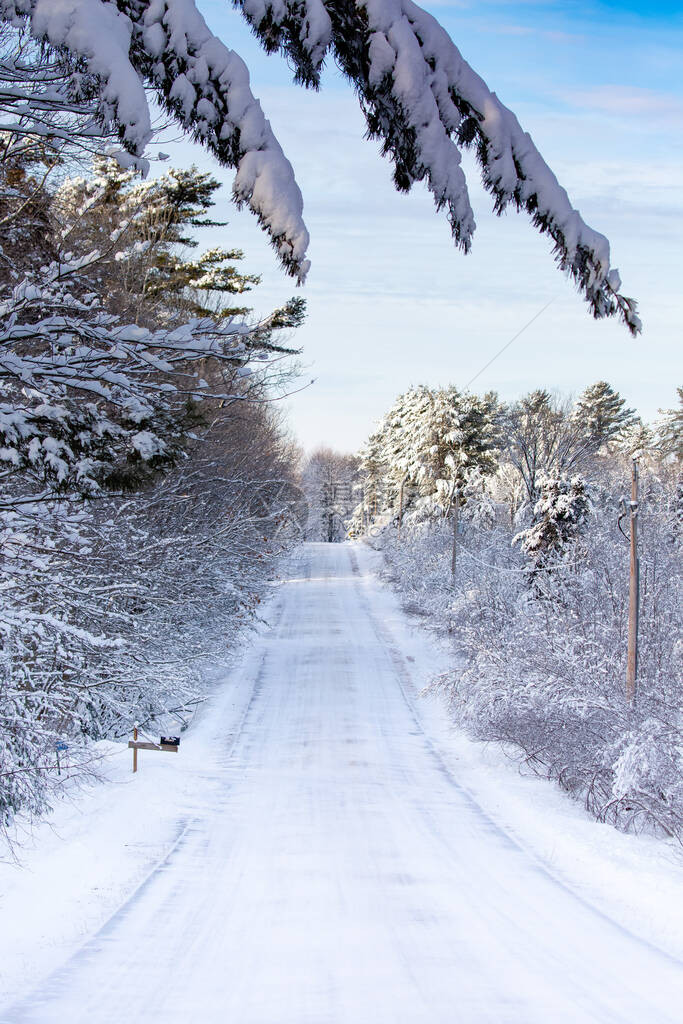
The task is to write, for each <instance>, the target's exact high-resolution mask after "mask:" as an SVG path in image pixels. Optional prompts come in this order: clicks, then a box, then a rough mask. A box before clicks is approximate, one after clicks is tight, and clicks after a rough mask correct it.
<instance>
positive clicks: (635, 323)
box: [237, 0, 640, 334]
mask: <svg viewBox="0 0 683 1024" xmlns="http://www.w3.org/2000/svg"><path fill="white" fill-rule="evenodd" d="M237 2H238V4H239V6H240V7H241V8H242V11H243V12H244V15H245V17H246V18H247V19H248V21H249V22H250V23H251V25H252V26H253V28H254V30H255V32H256V34H257V35H258V37H259V38H260V40H261V42H262V43H263V45H264V47H265V48H266V50H268V51H271V52H272V51H274V50H276V49H278V48H280V49H282V50H283V51H284V52H285V53H286V54H287V56H288V57H289V59H290V60H291V61H292V63H293V64H294V67H295V69H296V75H297V78H298V79H299V80H300V81H301V82H303V83H305V84H307V85H312V86H318V85H319V82H320V72H321V68H322V64H323V61H324V59H325V56H326V54H327V53H328V52H329V51H331V52H332V54H333V55H334V58H335V60H336V61H337V62H338V64H339V65H340V67H341V68H342V69H343V71H344V72H345V74H346V75H347V76H348V78H349V80H350V81H351V83H352V84H353V86H354V88H355V90H356V92H357V93H358V97H359V100H360V104H361V107H362V109H363V112H364V114H365V117H366V120H367V125H368V133H369V135H370V137H371V138H377V139H381V140H382V142H383V151H384V153H385V154H386V155H388V156H390V157H391V159H392V160H393V163H394V181H395V183H396V187H397V188H398V189H400V190H401V191H408V190H409V189H410V188H411V187H412V185H413V184H414V183H415V182H416V181H426V183H427V185H428V187H429V189H430V191H431V192H432V194H433V196H434V202H435V204H436V207H437V209H441V208H444V207H445V208H446V210H447V211H448V218H449V221H450V223H451V230H452V232H453V237H454V239H455V241H456V243H457V244H458V245H459V246H461V248H463V249H464V250H465V251H467V250H468V249H469V247H470V244H471V240H472V234H473V232H474V228H475V223H474V216H473V213H472V208H471V205H470V201H469V196H468V189H467V182H466V180H465V175H464V173H463V170H462V167H461V149H462V148H473V149H474V151H475V152H476V155H477V158H478V161H479V164H480V167H481V171H482V178H483V181H484V185H485V186H486V188H487V189H488V190H489V192H491V193H492V195H493V197H494V207H495V210H496V212H497V213H499V214H500V213H502V212H503V210H504V209H505V208H506V207H507V206H509V205H510V204H512V205H514V206H515V207H517V209H524V210H526V211H527V213H529V214H530V216H531V218H532V221H533V223H534V225H535V226H536V227H537V228H538V229H539V230H540V231H541V232H544V233H548V234H549V235H550V236H551V238H552V239H553V242H554V252H555V258H556V260H557V262H558V264H559V266H560V267H561V269H562V270H564V271H566V272H567V273H568V274H569V275H570V276H571V277H572V278H573V279H574V281H575V282H576V284H577V286H578V287H579V289H580V290H581V291H582V292H583V294H584V295H585V297H586V299H587V301H588V303H589V305H590V307H591V310H592V312H593V315H594V316H595V317H596V318H600V317H605V316H614V315H618V316H620V317H621V319H622V320H623V321H624V322H625V323H626V325H627V326H628V328H629V330H630V331H631V333H632V334H636V333H637V332H638V331H639V330H640V321H639V319H638V317H637V315H636V303H635V302H634V301H633V300H632V299H628V298H626V297H625V296H623V295H621V294H619V289H620V287H621V282H620V278H619V274H618V272H617V271H616V270H613V269H611V268H610V252H609V243H608V241H607V239H606V238H605V237H604V236H603V235H601V234H599V233H598V232H596V231H594V230H593V229H592V228H590V227H589V226H588V225H587V224H586V223H585V222H584V221H583V220H582V218H581V216H580V215H579V213H578V211H576V210H575V209H573V207H572V205H571V203H570V201H569V198H568V196H567V193H566V191H565V190H564V189H563V188H562V187H561V186H560V184H559V183H558V181H557V179H556V177H555V175H554V174H553V172H552V171H551V170H550V168H549V167H548V166H547V164H546V163H545V162H544V160H543V159H542V157H541V155H540V153H539V152H538V150H537V149H536V147H535V146H534V143H533V141H532V139H531V137H530V136H529V135H528V134H527V133H526V132H524V131H523V130H522V128H521V127H520V124H519V122H518V120H517V118H516V117H515V115H514V114H513V112H512V111H510V110H508V109H507V107H505V106H503V104H502V103H501V102H500V100H499V99H498V97H497V96H496V94H495V93H494V92H491V90H490V89H489V88H488V86H487V85H486V83H485V82H484V81H483V80H482V79H481V78H480V77H479V75H478V74H477V73H476V72H475V71H474V70H473V69H472V68H471V67H470V66H469V65H468V64H467V62H466V61H465V60H464V59H463V58H462V56H461V54H460V52H459V51H458V49H457V47H456V46H455V45H454V43H453V42H452V40H451V39H450V37H449V36H448V34H447V32H446V31H445V30H444V29H443V28H442V27H441V25H439V23H438V22H437V21H436V20H435V18H433V17H432V16H431V15H430V14H427V12H426V11H423V10H422V9H421V8H420V7H418V6H417V5H416V4H414V3H412V2H411V0H361V2H358V3H348V2H344V0H326V2H324V3H323V2H322V0H305V2H304V3H299V2H296V3H292V2H286V0H285V2H283V0H279V2H277V0H276V2H270V0H237Z"/></svg>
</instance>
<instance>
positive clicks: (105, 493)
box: [0, 24, 304, 825]
mask: <svg viewBox="0 0 683 1024" xmlns="http://www.w3.org/2000/svg"><path fill="white" fill-rule="evenodd" d="M0 77H2V78H3V80H4V83H5V86H6V88H5V89H4V91H3V96H2V99H1V100H0V107H1V108H2V109H1V115H2V125H3V127H2V129H1V130H0V389H1V392H2V393H1V395H0V480H1V484H2V489H1V494H0V590H1V591H2V607H1V609H0V650H1V658H2V662H1V667H0V825H2V824H5V825H6V824H7V823H8V822H9V821H10V820H11V819H12V817H13V815H14V814H15V813H16V812H17V811H18V810H24V811H26V812H30V813H39V812H41V811H43V810H44V809H45V808H46V807H47V806H48V805H49V802H50V800H51V798H52V796H53V795H54V791H55V788H56V787H59V786H61V785H63V784H64V783H65V782H69V780H70V779H71V778H72V777H73V776H74V775H81V774H83V773H85V772H88V771H91V770H95V769H96V767H97V763H96V755H95V754H94V753H93V747H92V741H93V740H98V739H101V738H105V737H110V738H114V737H118V736H124V735H126V734H128V733H129V732H130V730H131V728H132V724H133V722H134V721H138V722H140V724H141V726H142V727H143V728H144V727H148V728H152V726H151V725H150V724H149V723H151V722H153V721H154V720H155V719H157V720H158V719H159V717H160V716H166V718H165V719H164V720H165V721H169V722H170V724H172V725H173V727H174V731H175V730H176V729H178V728H181V727H182V724H183V722H184V721H186V720H187V716H188V714H189V712H190V711H191V709H192V708H193V707H194V706H195V704H196V701H197V700H199V699H201V697H202V696H203V694H204V692H205V684H204V678H203V676H204V671H205V668H206V666H207V665H208V664H210V662H211V659H213V660H214V661H215V660H216V658H223V659H224V656H225V655H226V653H227V652H228V651H229V650H231V649H233V648H234V647H235V644H236V641H237V638H238V636H239V634H240V632H241V631H242V630H243V629H244V627H245V626H246V625H247V624H248V623H249V622H250V621H252V620H253V619H254V617H255V616H256V614H257V611H258V605H259V602H260V600H261V595H262V593H263V589H264V585H265V581H266V580H267V579H268V578H269V576H272V573H273V570H274V560H275V559H276V558H277V555H278V552H279V551H281V550H282V549H283V548H285V547H286V546H287V545H288V544H289V543H290V542H291V540H292V538H293V537H294V536H298V526H297V511H296V502H297V500H299V499H298V491H297V490H296V486H295V485H296V479H295V475H296V462H297V459H298V451H297V449H296V446H295V445H294V443H293V441H292V440H291V438H290V437H289V435H288V433H287V431H286V429H285V428H284V426H283V423H282V420H281V417H280V415H279V413H278V411H277V409H278V405H277V402H276V401H274V400H275V399H277V398H278V397H279V396H281V395H282V394H283V393H285V392H286V391H287V389H288V387H289V385H290V382H291V380H292V377H293V374H294V373H295V364H294V362H293V360H292V357H293V355H294V352H293V350H292V348H291V346H290V344H289V340H288V339H289V338H290V336H291V329H293V328H295V327H296V326H297V325H298V324H299V323H300V322H301V321H302V318H303V313H304V309H303V303H302V302H301V300H292V301H291V302H290V303H289V304H287V305H286V306H285V307H284V308H282V309H278V310H275V311H273V312H272V313H270V314H268V315H267V316H265V317H260V318H259V317H256V316H254V315H253V314H252V311H251V308H250V306H251V304H250V301H249V299H250V296H248V295H247V293H249V292H250V291H251V289H253V288H254V287H256V285H257V284H258V276H257V275H255V274H251V273H247V272H246V271H243V270H241V269H240V261H241V260H242V258H243V254H242V253H241V252H240V251H239V250H237V249H231V248H222V247H215V246H214V247H212V248H208V249H202V248H201V246H200V245H199V242H198V240H197V236H198V235H200V234H201V231H202V229H203V228H207V227H209V226H213V227H220V226H221V224H220V222H219V221H216V220H214V219H213V218H212V211H213V208H214V205H215V201H216V191H217V189H218V188H219V183H218V181H216V180H215V179H214V178H213V177H212V176H211V175H208V174H204V173H200V172H199V171H197V169H196V168H189V169H174V168H171V169H168V170H166V172H165V173H158V174H157V175H156V176H151V177H149V178H147V179H143V178H142V176H141V174H140V173H139V171H138V169H137V168H138V166H139V161H134V160H128V159H127V154H126V152H125V150H122V149H121V147H120V140H119V139H118V138H117V133H116V130H115V129H114V128H113V127H111V125H109V126H108V124H107V121H106V119H104V118H103V116H102V110H101V106H100V100H99V99H98V96H97V92H96V90H95V89H94V87H93V82H92V81H91V80H90V79H89V78H88V76H87V75H84V74H83V69H82V68H81V67H79V65H78V63H77V62H74V61H73V60H72V59H70V58H69V57H68V55H67V54H63V53H60V52H59V51H55V50H50V49H48V48H46V47H43V46H41V45H40V44H38V43H37V42H35V41H34V40H32V39H31V37H30V36H29V35H28V34H27V33H26V32H24V31H22V30H21V29H15V28H13V27H11V26H8V25H6V24H5V25H3V27H2V29H1V30H0ZM112 154H113V155H112ZM283 331H284V332H285V333H284V334H283ZM169 715H170V716H171V717H170V719H169V717H168V716H169ZM65 745H66V747H67V749H68V754H67V755H66V756H65V755H64V754H63V755H62V772H61V774H58V772H57V771H56V770H55V769H56V761H57V756H56V751H57V748H58V746H59V747H61V748H62V749H63V748H64V746H65ZM65 765H66V770H64V766H65Z"/></svg>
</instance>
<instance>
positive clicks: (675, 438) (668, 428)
mask: <svg viewBox="0 0 683 1024" xmlns="http://www.w3.org/2000/svg"><path fill="white" fill-rule="evenodd" d="M676 391H677V394H678V408H677V409H660V410H659V412H660V417H661V418H660V420H659V422H658V423H657V447H658V450H659V451H660V452H661V454H662V455H663V456H664V457H665V458H669V459H674V460H675V461H677V462H679V463H682V464H683V388H677V389H676Z"/></svg>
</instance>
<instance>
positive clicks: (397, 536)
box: [396, 480, 405, 542]
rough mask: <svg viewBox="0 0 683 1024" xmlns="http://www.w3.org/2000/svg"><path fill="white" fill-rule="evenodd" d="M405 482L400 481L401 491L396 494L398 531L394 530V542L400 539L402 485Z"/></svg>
mask: <svg viewBox="0 0 683 1024" xmlns="http://www.w3.org/2000/svg"><path fill="white" fill-rule="evenodd" d="M404 483H405V480H401V489H400V490H399V492H398V529H397V530H396V541H397V542H398V541H400V539H401V524H402V522H403V485H404Z"/></svg>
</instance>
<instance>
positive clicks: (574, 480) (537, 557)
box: [513, 475, 590, 575]
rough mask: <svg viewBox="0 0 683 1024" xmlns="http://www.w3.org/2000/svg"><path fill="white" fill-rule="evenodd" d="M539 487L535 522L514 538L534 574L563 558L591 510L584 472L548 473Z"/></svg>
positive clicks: (535, 507)
mask: <svg viewBox="0 0 683 1024" xmlns="http://www.w3.org/2000/svg"><path fill="white" fill-rule="evenodd" d="M539 489H540V497H539V499H538V501H537V502H536V504H535V506H534V523H533V525H532V526H531V527H530V528H529V529H528V530H523V531H522V532H521V533H518V534H517V535H516V536H515V537H514V539H513V543H514V544H519V545H520V548H521V550H522V551H523V552H524V554H525V555H527V556H528V558H529V561H530V565H531V574H532V575H534V574H536V573H538V572H541V571H542V570H543V569H546V568H548V567H549V566H552V563H555V564H557V563H558V562H559V561H560V560H561V558H562V556H563V555H564V554H565V552H566V550H567V548H568V547H569V546H570V544H572V542H573V541H574V540H575V539H576V538H577V536H578V535H579V533H580V532H581V530H582V529H583V527H584V526H585V524H586V523H587V521H588V516H589V514H590V501H589V498H588V494H587V491H586V481H585V480H584V479H583V477H581V476H578V475H577V476H573V477H571V479H570V478H568V477H566V476H556V477H549V476H545V477H542V478H541V480H540V482H539Z"/></svg>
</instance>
